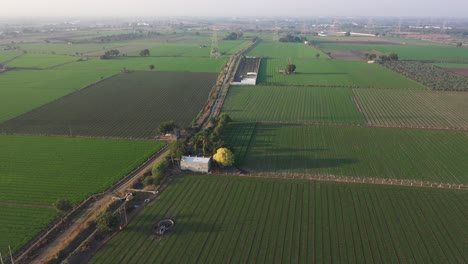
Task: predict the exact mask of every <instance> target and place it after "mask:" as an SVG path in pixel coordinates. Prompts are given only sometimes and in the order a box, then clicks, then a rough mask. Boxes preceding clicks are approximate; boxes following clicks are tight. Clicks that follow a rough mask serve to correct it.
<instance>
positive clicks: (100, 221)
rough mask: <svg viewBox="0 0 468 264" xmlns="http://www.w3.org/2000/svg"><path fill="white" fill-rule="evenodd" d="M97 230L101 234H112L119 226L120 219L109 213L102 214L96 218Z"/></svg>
mask: <svg viewBox="0 0 468 264" xmlns="http://www.w3.org/2000/svg"><path fill="white" fill-rule="evenodd" d="M96 224H97V228H98V230H99V231H101V232H111V231H114V230H116V229H117V227H118V226H119V217H118V216H117V215H116V214H111V213H109V212H105V213H102V214H101V215H99V216H98V217H97V218H96Z"/></svg>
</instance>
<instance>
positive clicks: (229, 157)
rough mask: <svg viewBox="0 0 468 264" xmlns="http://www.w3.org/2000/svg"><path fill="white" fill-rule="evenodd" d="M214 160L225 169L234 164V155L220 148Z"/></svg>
mask: <svg viewBox="0 0 468 264" xmlns="http://www.w3.org/2000/svg"><path fill="white" fill-rule="evenodd" d="M213 159H214V160H215V161H216V162H217V163H219V164H220V165H221V166H223V167H224V166H231V165H232V164H234V154H232V152H231V151H230V150H229V149H227V148H219V149H218V150H217V151H216V153H215V154H214V155H213Z"/></svg>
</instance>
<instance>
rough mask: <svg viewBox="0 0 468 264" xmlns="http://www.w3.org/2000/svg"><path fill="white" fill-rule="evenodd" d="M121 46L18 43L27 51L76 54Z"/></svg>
mask: <svg viewBox="0 0 468 264" xmlns="http://www.w3.org/2000/svg"><path fill="white" fill-rule="evenodd" d="M119 46H122V43H103V44H66V43H27V44H20V45H19V47H20V48H21V49H22V50H25V51H27V52H28V53H42V54H52V52H55V53H56V54H61V55H76V53H88V52H96V51H103V50H107V49H112V48H115V47H119Z"/></svg>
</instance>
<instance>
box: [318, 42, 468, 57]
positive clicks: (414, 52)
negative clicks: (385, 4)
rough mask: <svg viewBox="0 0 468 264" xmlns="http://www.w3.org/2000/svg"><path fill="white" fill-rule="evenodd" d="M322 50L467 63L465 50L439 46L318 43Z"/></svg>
mask: <svg viewBox="0 0 468 264" xmlns="http://www.w3.org/2000/svg"><path fill="white" fill-rule="evenodd" d="M319 47H320V48H321V49H322V50H362V51H378V52H382V53H396V54H398V56H399V57H400V60H427V61H431V60H432V61H441V62H468V52H467V51H466V49H463V48H457V47H455V46H439V45H412V46H409V45H368V44H365V43H360V44H335V43H320V44H319Z"/></svg>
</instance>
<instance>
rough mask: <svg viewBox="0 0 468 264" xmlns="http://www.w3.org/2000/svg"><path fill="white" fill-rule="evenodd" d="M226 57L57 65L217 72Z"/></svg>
mask: <svg viewBox="0 0 468 264" xmlns="http://www.w3.org/2000/svg"><path fill="white" fill-rule="evenodd" d="M226 61H227V58H225V57H222V58H219V59H210V58H198V57H197V58H189V57H180V58H175V57H140V56H138V57H128V56H127V57H116V58H113V59H111V60H99V59H90V60H87V61H80V62H74V63H70V64H67V65H64V66H60V67H57V68H56V69H60V70H62V69H63V70H84V69H94V70H95V71H98V70H99V71H121V70H122V69H123V68H126V69H127V70H133V71H149V69H148V65H151V64H153V65H154V66H155V67H156V70H158V71H191V72H216V73H217V72H219V71H220V70H221V68H222V67H223V65H224V64H225V63H226Z"/></svg>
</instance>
